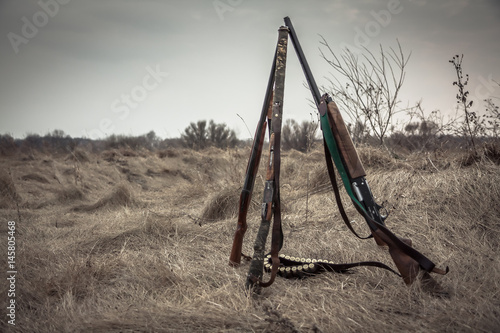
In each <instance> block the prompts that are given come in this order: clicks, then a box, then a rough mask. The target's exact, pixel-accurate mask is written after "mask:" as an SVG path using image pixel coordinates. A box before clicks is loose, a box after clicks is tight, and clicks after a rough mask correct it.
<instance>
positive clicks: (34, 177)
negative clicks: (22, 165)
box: [21, 173, 49, 184]
mask: <svg viewBox="0 0 500 333" xmlns="http://www.w3.org/2000/svg"><path fill="white" fill-rule="evenodd" d="M21 179H22V180H25V181H29V180H33V181H35V182H39V183H42V184H48V183H49V181H48V180H47V178H45V177H44V176H42V175H39V174H37V173H29V174H27V175H24V176H22V177H21Z"/></svg>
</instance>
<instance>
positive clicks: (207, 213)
mask: <svg viewBox="0 0 500 333" xmlns="http://www.w3.org/2000/svg"><path fill="white" fill-rule="evenodd" d="M239 191H240V190H239V189H237V188H234V187H232V188H226V189H224V190H222V191H220V192H219V193H217V194H215V195H214V196H213V197H212V198H211V199H210V200H209V201H208V203H207V204H206V205H205V208H204V209H203V212H202V214H201V218H202V220H206V221H218V220H224V219H228V218H232V217H235V216H236V214H238V203H239V194H240V193H239Z"/></svg>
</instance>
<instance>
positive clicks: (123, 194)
mask: <svg viewBox="0 0 500 333" xmlns="http://www.w3.org/2000/svg"><path fill="white" fill-rule="evenodd" d="M75 194H76V195H78V192H75V191H72V193H70V195H75ZM64 195H65V194H63V196H64ZM133 203H134V200H133V199H132V193H131V192H130V190H129V188H128V187H127V186H125V185H123V184H121V185H118V186H116V188H115V189H114V190H113V191H112V192H111V193H110V194H108V195H107V196H105V197H104V198H102V199H99V200H98V201H97V202H96V203H94V204H92V205H78V206H75V207H73V208H72V210H73V211H75V212H93V211H96V210H99V209H101V208H116V207H126V206H129V205H131V204H133Z"/></svg>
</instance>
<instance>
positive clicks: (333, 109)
mask: <svg viewBox="0 0 500 333" xmlns="http://www.w3.org/2000/svg"><path fill="white" fill-rule="evenodd" d="M328 121H329V122H330V126H331V127H332V132H333V136H334V137H335V141H336V142H337V146H338V149H339V151H340V154H341V155H342V159H343V160H344V163H345V168H346V170H347V172H348V173H349V176H350V177H351V179H354V178H358V177H364V176H365V175H366V173H365V169H364V168H363V164H362V163H361V160H360V159H359V156H358V153H357V152H356V148H355V147H354V143H353V142H352V140H351V136H350V135H349V131H348V130H347V127H346V125H345V123H344V119H342V115H341V114H340V111H339V108H338V107H337V104H335V102H334V101H332V100H331V99H329V101H328Z"/></svg>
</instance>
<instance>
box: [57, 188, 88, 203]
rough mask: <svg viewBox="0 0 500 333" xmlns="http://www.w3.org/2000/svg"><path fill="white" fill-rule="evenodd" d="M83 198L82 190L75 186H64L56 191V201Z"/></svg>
mask: <svg viewBox="0 0 500 333" xmlns="http://www.w3.org/2000/svg"><path fill="white" fill-rule="evenodd" d="M84 198H85V195H84V194H83V192H82V190H80V189H79V188H78V187H76V186H69V187H65V188H63V189H62V190H59V191H58V193H57V201H59V202H60V203H65V202H72V201H75V200H82V199H84Z"/></svg>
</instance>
